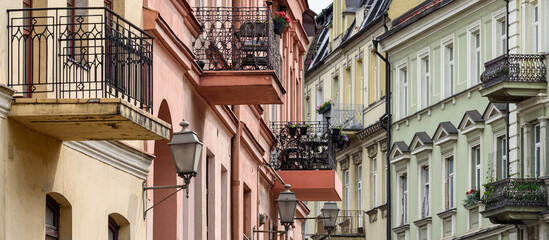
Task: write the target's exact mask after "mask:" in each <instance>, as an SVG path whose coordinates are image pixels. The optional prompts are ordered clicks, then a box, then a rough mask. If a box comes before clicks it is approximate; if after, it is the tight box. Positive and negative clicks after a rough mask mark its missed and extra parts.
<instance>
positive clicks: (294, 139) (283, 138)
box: [271, 122, 336, 170]
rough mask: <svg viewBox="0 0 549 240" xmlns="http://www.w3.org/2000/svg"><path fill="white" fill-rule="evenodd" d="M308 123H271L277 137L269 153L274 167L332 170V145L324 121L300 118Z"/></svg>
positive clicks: (333, 160) (333, 146) (333, 154)
mask: <svg viewBox="0 0 549 240" xmlns="http://www.w3.org/2000/svg"><path fill="white" fill-rule="evenodd" d="M300 124H302V125H308V127H302V128H300V127H292V126H288V123H287V122H284V123H282V122H273V123H271V130H272V132H273V134H274V135H275V137H276V139H277V142H278V143H277V146H276V150H275V152H274V153H273V155H272V165H273V166H274V168H275V169H276V170H333V169H335V168H336V164H335V145H334V141H333V140H332V137H331V136H332V134H331V131H329V129H330V128H329V127H328V123H326V122H301V123H300Z"/></svg>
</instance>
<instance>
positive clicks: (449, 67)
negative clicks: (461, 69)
mask: <svg viewBox="0 0 549 240" xmlns="http://www.w3.org/2000/svg"><path fill="white" fill-rule="evenodd" d="M444 51H445V53H444V57H445V58H446V59H445V61H444V63H445V64H446V66H445V69H444V74H445V76H444V80H445V82H444V83H445V84H444V96H445V97H450V96H452V95H453V94H454V46H453V45H451V44H450V45H447V46H446V47H445V49H444Z"/></svg>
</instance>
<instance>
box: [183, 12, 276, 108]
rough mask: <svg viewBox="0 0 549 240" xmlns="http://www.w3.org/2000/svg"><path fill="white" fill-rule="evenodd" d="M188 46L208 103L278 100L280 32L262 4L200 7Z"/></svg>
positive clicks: (267, 101) (200, 88)
mask: <svg viewBox="0 0 549 240" xmlns="http://www.w3.org/2000/svg"><path fill="white" fill-rule="evenodd" d="M195 14H196V18H197V20H198V22H199V23H200V25H201V27H202V29H203V32H202V34H200V35H199V37H198V38H197V39H195V41H194V43H193V52H194V54H195V55H196V57H197V60H198V62H199V65H201V66H202V65H203V70H204V72H203V74H202V76H201V78H200V82H199V86H198V91H199V92H200V94H201V95H202V96H203V97H204V98H205V99H206V101H207V102H208V103H210V104H212V105H238V104H281V103H282V96H283V95H284V94H285V93H286V91H285V90H284V87H283V86H282V84H281V81H280V80H281V73H280V61H281V58H280V53H279V51H280V36H279V35H277V34H275V33H274V25H273V20H272V17H271V11H270V9H269V8H267V7H203V8H197V9H196V11H195Z"/></svg>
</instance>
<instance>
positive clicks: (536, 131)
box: [533, 123, 542, 177]
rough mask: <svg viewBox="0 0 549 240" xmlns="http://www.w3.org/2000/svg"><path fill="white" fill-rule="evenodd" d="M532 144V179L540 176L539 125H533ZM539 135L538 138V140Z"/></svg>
mask: <svg viewBox="0 0 549 240" xmlns="http://www.w3.org/2000/svg"><path fill="white" fill-rule="evenodd" d="M533 130H534V131H533V140H534V141H533V142H534V177H539V176H541V174H542V172H541V134H542V133H541V125H540V124H539V123H537V124H535V125H534V129H533ZM538 135H539V138H538Z"/></svg>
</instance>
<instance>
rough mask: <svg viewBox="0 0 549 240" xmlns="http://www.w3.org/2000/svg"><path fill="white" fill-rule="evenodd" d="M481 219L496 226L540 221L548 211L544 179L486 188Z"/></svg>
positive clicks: (510, 181) (512, 180) (508, 181)
mask: <svg viewBox="0 0 549 240" xmlns="http://www.w3.org/2000/svg"><path fill="white" fill-rule="evenodd" d="M483 198H484V199H483V203H484V206H485V208H484V211H483V212H481V213H482V216H483V217H485V218H489V219H490V221H491V222H492V223H494V224H521V223H523V221H526V220H538V219H539V216H538V214H539V213H540V212H544V211H546V210H547V209H548V208H547V192H546V190H545V182H544V180H542V179H526V178H524V179H523V178H507V179H503V180H499V181H496V182H493V183H489V184H488V185H487V186H486V190H485V193H484V196H483Z"/></svg>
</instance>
